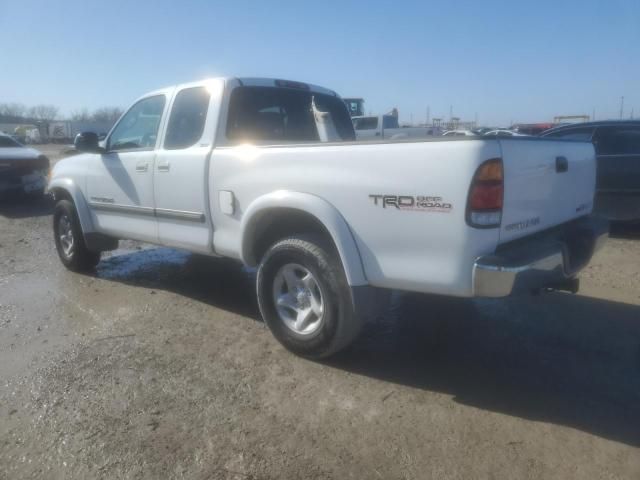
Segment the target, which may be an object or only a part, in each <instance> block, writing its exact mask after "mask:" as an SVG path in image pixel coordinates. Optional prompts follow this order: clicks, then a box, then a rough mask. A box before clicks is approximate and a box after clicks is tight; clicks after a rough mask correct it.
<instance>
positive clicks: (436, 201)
mask: <svg viewBox="0 0 640 480" xmlns="http://www.w3.org/2000/svg"><path fill="white" fill-rule="evenodd" d="M369 198H370V199H371V200H372V201H373V204H374V205H375V206H377V207H382V208H395V209H397V210H414V211H418V212H444V213H449V212H450V211H451V210H453V205H451V204H450V203H448V202H445V201H443V200H442V197H434V196H427V195H417V196H413V195H369Z"/></svg>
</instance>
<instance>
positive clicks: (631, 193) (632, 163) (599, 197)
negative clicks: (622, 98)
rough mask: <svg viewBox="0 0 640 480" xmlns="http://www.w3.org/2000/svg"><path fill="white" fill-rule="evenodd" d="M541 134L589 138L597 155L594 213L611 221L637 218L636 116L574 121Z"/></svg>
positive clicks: (639, 141)
mask: <svg viewBox="0 0 640 480" xmlns="http://www.w3.org/2000/svg"><path fill="white" fill-rule="evenodd" d="M541 136H542V137H554V138H564V139H567V140H586V141H591V142H593V144H594V146H595V148H596V154H597V157H598V178H597V182H596V202H595V208H594V211H595V213H599V214H601V215H603V216H605V217H607V218H608V219H609V220H613V221H638V220H640V120H620V121H615V120H610V121H602V122H587V123H576V124H572V125H564V126H562V127H557V128H553V129H551V130H547V131H546V132H544V133H542V135H541Z"/></svg>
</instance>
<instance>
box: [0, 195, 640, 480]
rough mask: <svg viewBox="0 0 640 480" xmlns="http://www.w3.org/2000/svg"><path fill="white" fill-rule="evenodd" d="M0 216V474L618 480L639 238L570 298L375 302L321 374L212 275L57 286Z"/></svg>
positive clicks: (176, 266)
mask: <svg viewBox="0 0 640 480" xmlns="http://www.w3.org/2000/svg"><path fill="white" fill-rule="evenodd" d="M50 210H51V205H50V204H49V203H46V202H35V203H29V204H25V205H15V204H14V205H7V204H5V205H2V206H0V378H2V384H1V386H0V478H11V479H15V478H171V477H186V478H198V479H200V478H203V479H204V478H216V479H217V478H229V479H246V478H252V479H262V478H274V479H275V478H355V479H363V478H384V479H388V478H392V479H393V478H398V479H401V478H416V479H417V478H460V479H468V478H509V479H512V478H562V479H566V478H590V479H591V478H607V479H615V478H638V477H639V476H640V230H639V229H636V230H634V229H631V228H627V229H621V230H618V231H616V232H615V235H616V238H613V239H611V240H610V241H609V243H608V245H607V246H606V247H605V249H603V250H602V251H601V252H600V253H599V254H598V256H597V258H596V259H595V261H594V262H593V264H592V265H591V266H590V267H589V268H588V270H587V271H586V272H585V273H584V274H583V275H582V279H583V289H582V291H581V293H580V294H579V295H575V296H572V295H569V294H546V295H542V296H538V297H524V298H512V299H508V300H474V301H471V300H459V299H447V298H435V297H427V296H420V295H408V294H394V295H393V298H392V302H391V304H390V306H389V308H388V309H387V310H386V311H384V312H381V314H380V316H379V318H377V319H376V321H375V322H373V323H372V324H371V325H370V326H369V327H368V328H367V330H366V332H365V334H364V335H363V337H362V338H361V339H360V340H359V341H358V342H357V343H356V345H355V346H354V347H353V348H351V349H349V350H348V351H347V352H344V353H343V354H341V355H339V356H337V357H336V358H334V359H331V360H329V361H326V362H311V361H307V360H303V359H300V358H298V357H295V356H293V355H291V354H289V353H287V352H286V351H284V350H283V348H282V347H280V346H279V345H278V344H277V343H276V341H275V340H274V339H273V338H272V337H271V335H270V334H269V332H268V331H267V330H266V329H265V327H264V325H263V324H262V322H261V321H259V315H258V312H257V308H256V303H255V299H254V287H253V283H252V281H253V278H252V274H251V272H247V271H245V270H244V269H242V268H241V267H240V266H238V265H236V264H234V263H232V262H229V261H220V260H213V259H206V258H202V257H196V256H192V255H189V254H186V253H182V252H178V251H175V250H170V249H164V248H155V247H150V246H146V245H139V244H136V243H133V242H122V248H121V249H120V250H118V251H116V252H114V253H113V254H111V255H108V256H105V258H104V260H103V261H102V262H101V264H100V265H99V267H98V269H97V271H96V273H95V274H94V275H78V274H73V273H70V272H67V271H65V270H64V269H63V268H62V266H61V265H60V263H59V261H58V258H57V257H56V253H55V249H54V246H53V242H52V239H51V232H50V229H51V217H50Z"/></svg>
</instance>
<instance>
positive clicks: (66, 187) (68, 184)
mask: <svg viewBox="0 0 640 480" xmlns="http://www.w3.org/2000/svg"><path fill="white" fill-rule="evenodd" d="M47 188H48V190H49V191H50V192H53V193H54V195H55V191H56V190H63V191H65V192H66V193H67V194H69V196H70V197H71V198H72V200H73V203H74V204H75V206H76V211H77V212H78V219H79V220H80V226H82V232H83V234H84V235H85V236H86V234H87V233H90V232H93V231H94V228H93V221H92V220H91V212H90V211H89V205H88V204H87V200H86V198H85V197H84V194H83V193H82V190H81V189H80V188H79V187H78V185H77V184H76V183H75V182H74V181H73V180H72V179H70V178H66V177H59V178H54V179H52V180H51V181H50V182H49V185H48V187H47Z"/></svg>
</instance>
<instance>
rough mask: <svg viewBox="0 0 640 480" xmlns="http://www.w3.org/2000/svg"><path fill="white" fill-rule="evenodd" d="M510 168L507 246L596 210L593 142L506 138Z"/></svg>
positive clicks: (505, 153) (505, 152) (505, 229)
mask: <svg viewBox="0 0 640 480" xmlns="http://www.w3.org/2000/svg"><path fill="white" fill-rule="evenodd" d="M499 142H500V145H501V148H502V160H503V164H504V182H505V186H504V206H503V212H502V225H501V227H500V241H501V242H502V243H504V242H507V241H510V240H514V239H517V238H520V237H524V236H527V235H531V234H532V233H534V232H537V231H540V230H545V229H547V228H551V227H553V226H555V225H559V224H561V223H564V222H567V221H569V220H572V219H574V218H577V217H581V216H583V215H586V214H588V213H590V212H591V210H592V208H593V194H594V188H595V177H596V167H595V151H594V148H593V145H592V144H591V143H590V142H567V141H552V140H543V139H536V138H532V139H524V138H518V139H515V138H513V139H507V138H504V139H500V140H499Z"/></svg>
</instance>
